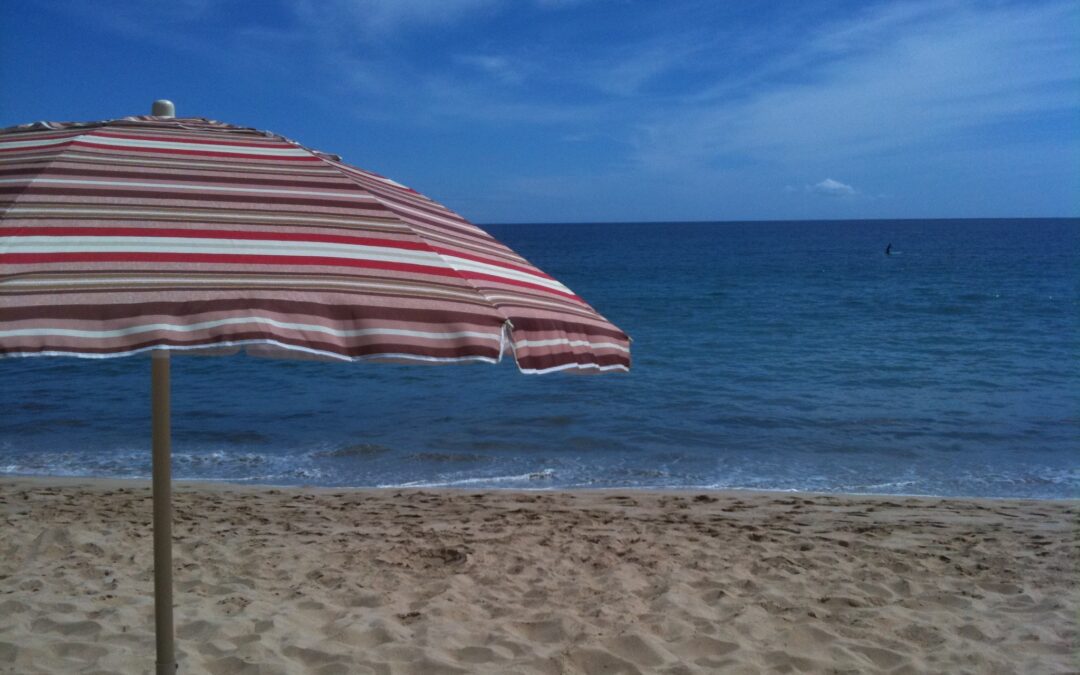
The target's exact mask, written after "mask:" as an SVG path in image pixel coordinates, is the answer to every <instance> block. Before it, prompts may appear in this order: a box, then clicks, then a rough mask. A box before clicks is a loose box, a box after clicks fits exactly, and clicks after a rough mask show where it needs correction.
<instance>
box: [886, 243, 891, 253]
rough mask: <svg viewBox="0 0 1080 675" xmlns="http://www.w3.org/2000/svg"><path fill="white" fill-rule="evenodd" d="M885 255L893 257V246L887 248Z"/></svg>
mask: <svg viewBox="0 0 1080 675" xmlns="http://www.w3.org/2000/svg"><path fill="white" fill-rule="evenodd" d="M885 255H892V244H889V245H888V246H886V247H885Z"/></svg>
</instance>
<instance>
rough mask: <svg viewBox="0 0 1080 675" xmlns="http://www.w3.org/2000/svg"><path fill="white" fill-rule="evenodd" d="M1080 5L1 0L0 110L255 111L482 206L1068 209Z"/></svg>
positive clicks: (595, 214) (718, 213)
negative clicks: (155, 106)
mask: <svg viewBox="0 0 1080 675" xmlns="http://www.w3.org/2000/svg"><path fill="white" fill-rule="evenodd" d="M1078 45H1080V4H1078V3H1076V2H1075V0H1066V1H1060V2H1059V1H1056V0H1051V1H1047V2H1040V1H1037V0H1030V1H1025V2H970V1H957V2H953V1H950V0H933V1H931V2H918V1H916V2H888V3H881V2H878V3H875V2H814V1H812V0H804V1H803V2H783V1H775V2H719V1H708V2H694V1H689V0H688V1H678V0H673V1H671V2H630V1H625V2H622V1H617V0H610V1H605V0H592V1H590V0H517V1H510V0H295V1H293V2H284V1H281V2H278V1H276V0H263V1H257V0H249V1H244V2H242V1H240V0H173V1H171V2H166V1H165V0H152V1H144V2H135V1H128V2H120V1H116V0H95V1H94V2H83V1H70V2H69V1H66V0H55V1H53V0H43V1H40V2H31V1H29V0H25V1H24V0H3V1H0V126H9V125H13V124H19V123H23V122H28V121H33V120H39V119H54V120H56V119H63V120H91V119H104V118H110V117H121V116H124V115H129V114H144V113H146V112H148V111H149V106H150V103H151V101H152V100H153V99H155V98H160V97H167V98H171V99H173V100H174V101H176V103H177V106H178V112H179V113H180V114H181V115H190V116H198V117H209V118H212V119H218V120H222V121H225V122H230V123H234V124H241V125H245V126H256V127H260V128H264V129H269V130H272V131H275V132H277V133H280V134H283V135H285V136H288V137H290V138H293V139H295V140H298V141H300V142H302V143H304V144H305V145H309V146H311V147H316V148H319V149H322V150H326V151H330V152H335V153H338V154H340V155H342V156H343V157H344V158H345V159H346V160H347V161H349V162H351V163H353V164H357V165H359V166H362V167H365V168H368V169H371V170H374V171H378V172H380V173H384V174H386V175H388V176H391V177H393V178H395V179H397V180H399V181H401V182H404V183H406V184H408V185H410V186H412V187H414V188H416V189H418V190H420V191H422V192H424V193H426V194H428V195H430V196H432V197H434V198H435V199H438V200H440V201H442V202H444V203H446V204H447V205H448V206H450V207H451V208H454V209H455V210H457V211H459V212H461V213H462V214H463V215H465V216H466V217H468V218H470V219H472V220H474V221H476V222H480V223H492V222H547V221H559V222H574V221H642V220H653V221H657V220H659V221H664V220H771V219H817V218H894V217H897V218H932V217H1011V216H1076V215H1078V213H1080V208H1078V206H1080V48H1078Z"/></svg>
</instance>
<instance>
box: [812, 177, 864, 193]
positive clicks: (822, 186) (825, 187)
mask: <svg viewBox="0 0 1080 675" xmlns="http://www.w3.org/2000/svg"><path fill="white" fill-rule="evenodd" d="M807 190H808V191H809V192H813V193H814V194H818V195H827V196H829V197H854V196H855V195H857V194H859V193H858V192H856V190H855V188H853V187H851V186H850V185H848V184H847V183H841V182H840V181H838V180H833V179H832V178H826V179H825V180H823V181H821V182H820V183H816V184H814V185H810V186H807Z"/></svg>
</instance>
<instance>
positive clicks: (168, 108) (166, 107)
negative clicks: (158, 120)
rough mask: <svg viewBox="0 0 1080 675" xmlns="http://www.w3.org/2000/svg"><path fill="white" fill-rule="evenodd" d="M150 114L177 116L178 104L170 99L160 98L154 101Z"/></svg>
mask: <svg viewBox="0 0 1080 675" xmlns="http://www.w3.org/2000/svg"><path fill="white" fill-rule="evenodd" d="M150 114H151V115H153V116H155V117H176V106H174V105H173V102H172V101H169V100H168V99H164V98H159V99H158V100H156V101H154V107H153V108H151V109H150Z"/></svg>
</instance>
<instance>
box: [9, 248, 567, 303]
mask: <svg viewBox="0 0 1080 675" xmlns="http://www.w3.org/2000/svg"><path fill="white" fill-rule="evenodd" d="M73 262H84V263H94V262H148V263H149V262H171V263H212V264H226V263H235V264H239V265H310V266H327V267H362V268H365V269H377V270H389V271H392V272H415V273H418V274H434V275H438V276H442V277H464V278H466V279H481V280H485V281H492V282H495V283H499V284H509V285H511V286H520V287H522V288H531V289H534V290H538V291H543V292H545V293H553V294H555V295H560V296H563V297H566V298H570V299H572V300H577V301H579V302H584V301H583V300H581V298H579V297H578V296H576V295H574V294H573V293H564V292H563V291H558V290H555V289H553V288H548V287H546V286H540V285H538V284H530V283H528V282H527V281H518V280H517V279H507V278H505V277H499V276H495V275H493V274H482V273H479V272H465V271H460V270H454V269H451V268H449V267H431V266H430V265H415V264H412V263H400V262H387V261H382V260H355V259H353V258H317V257H314V256H291V255H235V254H215V253H141V252H130V253H113V252H109V253H0V263H3V264H7V265H39V264H49V263H73Z"/></svg>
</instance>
